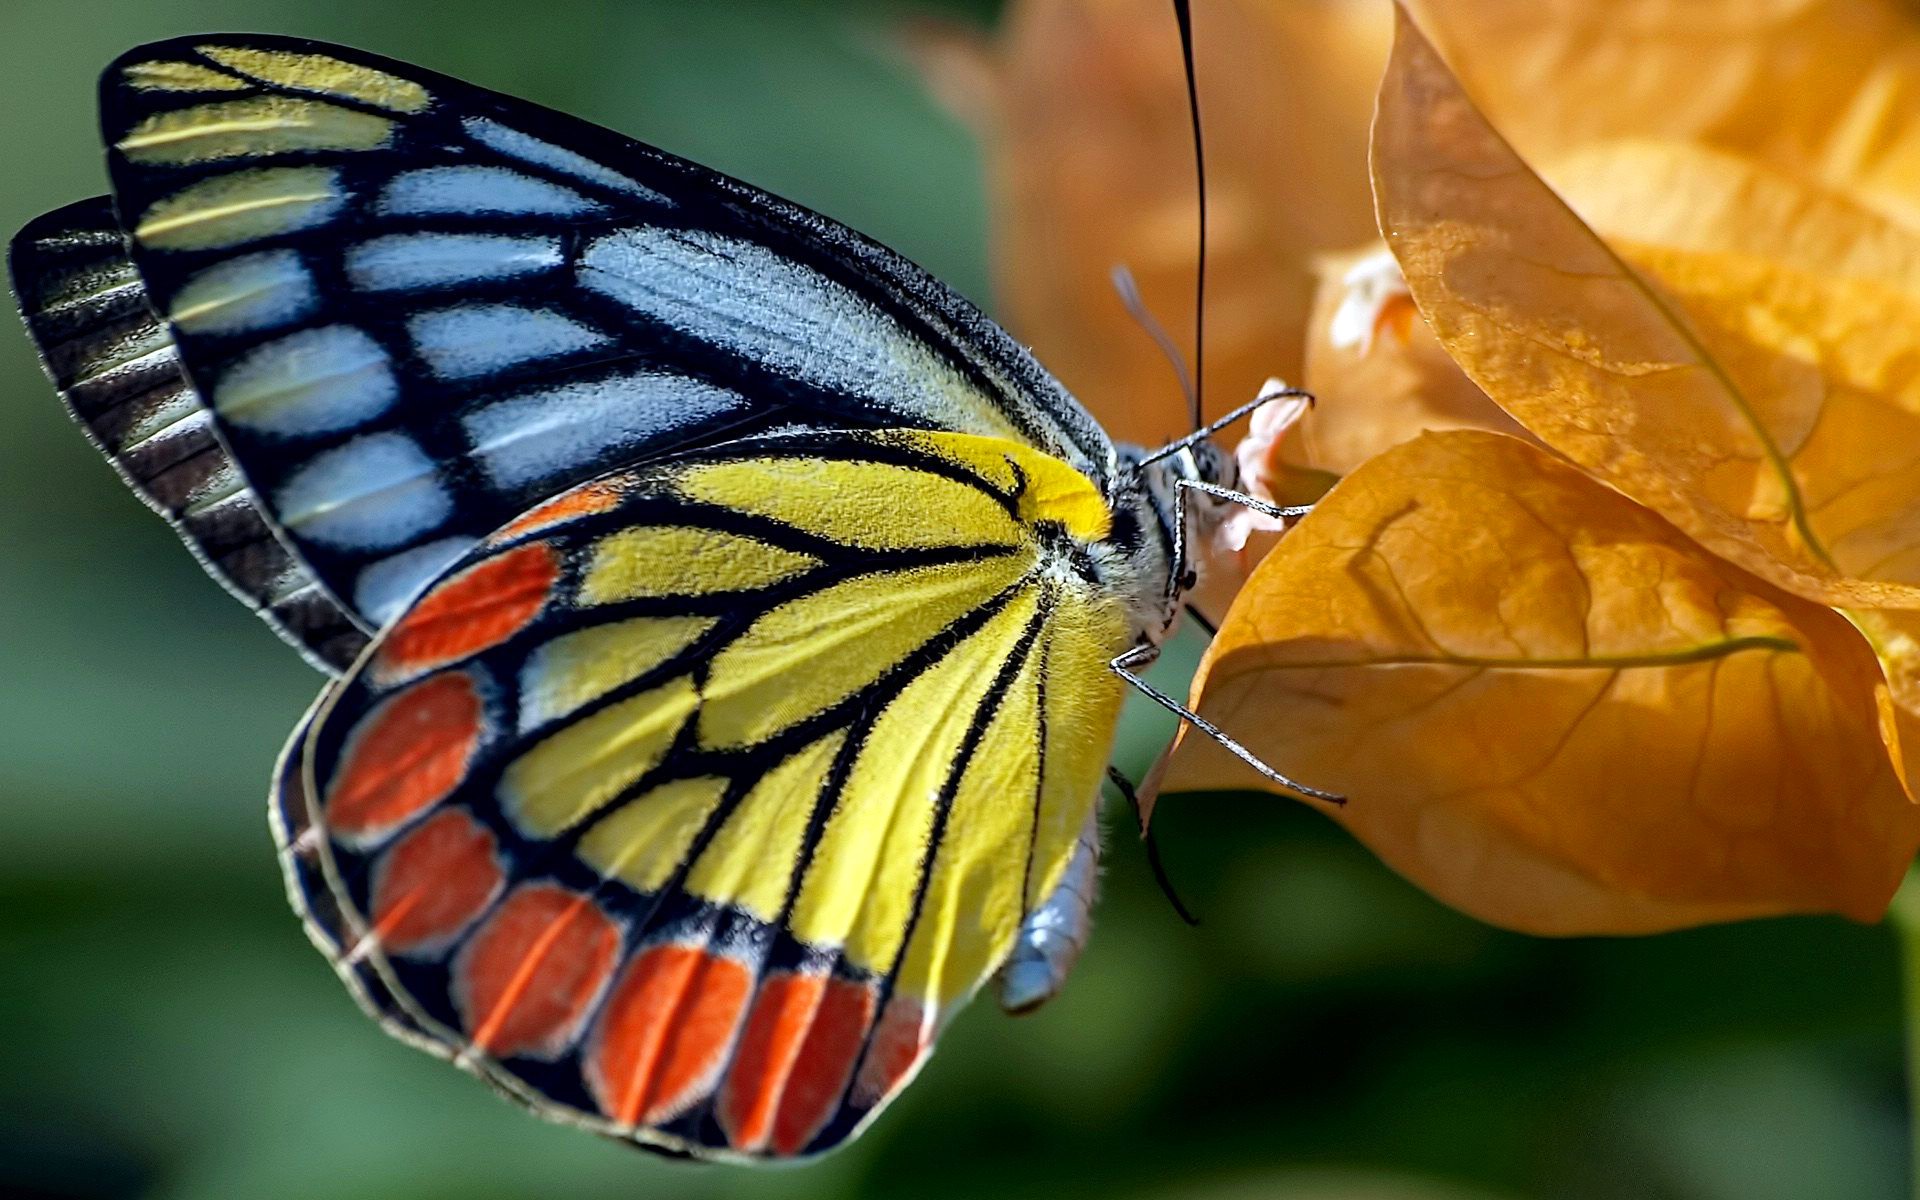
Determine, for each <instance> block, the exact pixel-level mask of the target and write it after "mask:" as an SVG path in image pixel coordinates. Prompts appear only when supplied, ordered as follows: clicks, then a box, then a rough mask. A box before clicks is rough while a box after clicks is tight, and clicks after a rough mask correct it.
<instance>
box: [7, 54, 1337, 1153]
mask: <svg viewBox="0 0 1920 1200" xmlns="http://www.w3.org/2000/svg"><path fill="white" fill-rule="evenodd" d="M100 112H101V121H102V126H103V131H104V137H105V140H106V142H107V144H108V146H109V158H108V163H109V172H110V176H111V183H112V192H111V195H109V196H103V197H99V198H96V199H92V200H87V201H82V202H80V203H78V204H74V205H70V206H68V207H66V208H63V209H60V210H57V211H55V212H52V213H49V214H47V215H45V216H44V217H42V218H40V219H39V220H37V221H35V222H33V223H32V224H31V225H29V226H28V227H27V228H26V229H25V230H23V231H22V232H21V233H20V234H19V235H18V237H17V238H16V239H15V241H14V243H13V246H12V251H11V256H10V265H11V269H12V275H13V279H14V284H15V288H16V292H17V295H18V297H19V300H20V304H21V307H22V309H23V311H24V313H25V316H26V319H27V323H28V326H29V329H30V331H31V333H32V335H33V337H34V339H35V341H36V343H37V344H38V346H39V348H40V351H41V354H42V357H43V359H44V363H45V366H46V368H47V371H48V373H49V375H50V376H51V378H52V380H53V382H54V384H55V385H56V387H57V388H58V390H59V392H60V393H61V395H62V397H63V398H64V399H65V401H66V403H67V404H68V406H69V408H70V409H71V411H72V413H73V415H74V416H75V417H76V418H77V419H78V421H79V422H80V424H81V425H82V426H83V427H84V428H85V429H86V430H87V432H88V433H89V434H90V435H91V437H92V438H93V439H94V441H95V442H96V444H97V445H98V447H99V448H100V450H101V451H102V452H103V453H104V454H105V456H106V457H107V458H108V459H109V460H110V461H111V462H112V463H113V465H114V466H115V467H116V468H117V469H118V470H119V472H120V473H121V475H122V476H123V478H124V479H125V481H126V482H127V483H128V484H129V485H130V486H131V487H132V489H133V490H134V491H135V492H137V493H138V494H139V495H140V496H141V497H142V498H143V499H144V500H145V501H146V502H147V503H148V504H149V505H150V506H152V507H153V508H154V509H156V510H157V511H158V512H159V513H160V514H161V515H162V516H164V517H165V518H166V519H167V520H168V521H169V522H171V523H172V525H173V527H174V528H175V530H176V531H177V532H178V533H179V535H180V536H181V538H182V539H183V540H184V541H185V542H186V544H187V545H188V547H189V548H190V549H192V550H193V551H194V553H195V554H196V555H198V556H199V558H200V561H201V562H202V563H203V565H204V566H205V567H206V568H207V570H208V571H209V572H210V573H211V574H212V575H213V576H214V577H215V578H216V579H218V580H219V581H220V582H221V583H222V584H224V585H225V586H226V587H227V588H228V590H230V591H231V592H232V593H233V594H234V595H235V596H236V597H237V598H239V599H240V600H241V601H242V602H243V603H245V604H247V605H248V606H249V607H250V608H251V609H252V610H253V611H254V612H256V613H257V614H258V615H259V616H260V617H261V618H262V619H263V620H264V621H266V622H267V623H268V624H269V625H270V626H271V627H272V628H273V629H274V630H275V631H276V632H277V633H279V634H280V635H281V636H282V637H283V638H284V639H286V640H287V641H288V642H289V643H291V644H292V645H293V646H294V647H295V648H296V649H298V650H299V651H300V652H301V653H302V654H304V655H305V656H306V658H307V659H308V661H309V662H311V663H312V664H313V665H314V666H316V667H317V668H319V669H320V670H322V671H324V672H326V673H327V675H328V676H329V682H328V683H327V685H326V686H325V688H324V689H323V691H322V693H321V695H320V697H319V698H318V700H317V701H316V702H315V703H314V705H313V707H312V708H311V710H310V711H309V712H308V713H307V715H306V717H305V719H304V720H303V721H302V722H301V723H300V725H299V727H298V728H297V730H296V732H295V733H294V735H293V737H292V739H291V740H290V742H289V743H288V745H287V748H286V750H285V752H284V753H283V755H282V757H281V760H280V763H279V766H278V768H277V771H276V777H275V780H274V783H273V788H272V798H271V806H270V807H271V819H272V822H273V826H274V830H275V833H276V836H277V838H278V842H279V845H280V849H281V858H282V862H283V866H284V869H285V874H286V879H287V886H288V892H289V895H290V897H291V900H292V902H293V905H294V907H295V908H296V909H297V910H298V911H299V912H300V914H301V916H302V918H303V920H304V922H305V925H306V928H307V930H308V932H309V934H310V936H311V938H312V940H313V941H314V943H315V944H316V945H317V946H318V947H319V949H320V950H321V951H322V952H323V953H324V954H326V956H327V957H328V959H329V960H330V961H331V962H332V963H333V965H334V967H335V968H336V970H337V971H338V973H339V974H340V976H341V978H342V979H343V980H344V981H345V982H346V984H347V986H348V987H349V989H351V991H352V992H353V994H354V996H355V997H356V998H357V999H358V1000H359V1002H360V1003H361V1004H362V1006H363V1007H365V1008H366V1010H367V1011H368V1012H369V1013H370V1014H371V1015H373V1016H374V1017H375V1018H376V1019H378V1020H379V1021H380V1023H381V1024H382V1025H383V1026H384V1027H385V1028H386V1029H388V1030H389V1031H390V1032H392V1033H393V1034H395V1035H396V1036H398V1037H401V1038H403V1039H405V1040H406V1041H408V1042H411V1043H413V1044H415V1045H417V1046H419V1047H421V1048H423V1049H426V1050H428V1051H431V1052H433V1053H435V1054H438V1055H440V1056H443V1057H445V1058H448V1059H451V1060H452V1061H453V1062H455V1063H456V1064H458V1065H459V1066H461V1067H462V1068H464V1069H466V1070H468V1071H470V1072H472V1073H473V1074H475V1075H478V1076H479V1077H481V1078H482V1079H484V1080H486V1081H487V1082H489V1083H491V1084H492V1085H494V1086H495V1087H496V1088H498V1089H499V1090H501V1091H502V1092H504V1093H506V1094H508V1095H509V1096H511V1097H513V1098H514V1099H516V1100H518V1101H520V1102H522V1103H523V1104H525V1105H527V1106H528V1107H529V1108H531V1109H533V1110H534V1111H535V1112H537V1113H539V1114H540V1115H542V1116H546V1117H549V1118H552V1119H555V1120H559V1121H562V1122H566V1123H570V1124H574V1125H578V1126H582V1127H585V1128H588V1129H591V1130H594V1131H597V1132H600V1133H603V1134H606V1135H609V1136H612V1137H615V1138H619V1139H623V1140H626V1141H631V1142H634V1143H637V1144H640V1145H643V1146H646V1147H648V1148H652V1149H656V1150H660V1151H663V1152H666V1153H677V1154H690V1155H696V1156H701V1157H717V1158H726V1159H742V1160H760V1159H784V1158H794V1157H801V1156H806V1155H811V1154H817V1153H819V1152H822V1151H825V1150H827V1149H830V1148H832V1147H834V1146H836V1145H838V1144H840V1143H842V1142H844V1141H845V1140H847V1139H848V1138H850V1137H852V1136H854V1135H855V1134H856V1133H857V1132H858V1131H859V1130H860V1129H861V1128H863V1127H864V1126H865V1125H866V1124H867V1123H868V1122H869V1121H871V1120H872V1119H873V1117H874V1116H875V1115H876V1114H877V1113H878V1112H879V1111H880V1110H881V1108H882V1107H883V1106H884V1105H885V1104H886V1103H887V1101H888V1100H889V1099H890V1098H891V1097H893V1096H894V1095H895V1094H897V1093H898V1092H899V1090H900V1089H901V1088H902V1087H904V1086H905V1085H906V1084H907V1082H908V1081H909V1080H911V1079H912V1078H913V1076H914V1074H915V1073H916V1072H917V1071H918V1070H919V1069H920V1067H921V1066H922V1064H923V1063H924V1062H925V1061H926V1059H927V1056H928V1054H929V1052H930V1051H931V1049H932V1047H933V1045H934V1042H935V1040H936V1038H937V1037H938V1035H939V1033H940V1031H941V1030H942V1029H943V1028H944V1027H945V1026H946V1025H947V1023H948V1022H949V1021H950V1020H951V1019H952V1017H953V1015H954V1014H955V1012H956V1011H958V1009H959V1008H960V1007H961V1006H962V1005H963V1004H964V1003H965V1002H966V1001H967V999H968V998H969V997H971V996H972V995H973V994H974V993H975V992H976V991H978V990H979V989H981V988H982V987H983V986H986V985H988V984H989V983H990V981H995V980H997V985H996V986H997V988H998V991H999V995H1000V999H1001V1001H1002V1003H1003V1005H1005V1006H1006V1007H1007V1008H1009V1009H1011V1010H1015V1011H1018V1010H1024V1009H1027V1008H1031V1007H1034V1006H1036V1005H1038V1004H1039V1003H1041V1002H1043V1001H1044V1000H1046V999H1047V998H1048V997H1049V996H1051V995H1052V994H1053V993H1054V992H1055V991H1057V990H1058V988H1059V987H1060V984H1061V981H1062V979H1063V978H1064V976H1065V974H1066V972H1067V970H1068V968H1069V967H1070V966H1071V965H1072V962H1073V959H1074V957H1075V956H1076V955H1077V953H1078V951H1079V947H1080V945H1081V943H1082V942H1083V941H1084V939H1085V936H1086V932H1087V928H1088V921H1089V908H1090V905H1091V903H1092V897H1093V891H1094V882H1095V874H1096V862H1097V857H1098V847H1099V826H1098V823H1097V819H1096V815H1095V808H1096V801H1097V798H1098V795H1099V793H1100V790H1101V786H1102V779H1103V771H1104V770H1105V764H1106V761H1107V756H1108V752H1109V750H1110V748H1111V744H1112V741H1113V736H1114V725H1115V721H1116V718H1117V714H1118V711H1119V707H1120V704H1121V700H1122V696H1123V694H1124V689H1125V686H1126V681H1127V680H1128V679H1130V678H1131V675H1130V674H1129V670H1130V668H1132V667H1135V666H1138V665H1140V664H1141V663H1143V662H1146V661H1148V660H1150V659H1151V657H1152V656H1153V654H1154V653H1155V651H1156V649H1157V647H1158V645H1159V643H1160V641H1161V639H1162V638H1164V637H1165V636H1166V634H1167V632H1168V631H1169V629H1170V628H1171V627H1172V625H1173V624H1174V621H1175V619H1176V617H1177V616H1178V614H1179V612H1180V609H1181V604H1182V601H1183V597H1184V595H1185V593H1186V592H1187V590H1188V589H1189V588H1191V587H1192V586H1193V584H1194V582H1195V578H1194V570H1195V568H1194V567H1193V566H1192V565H1190V563H1189V561H1188V560H1189V557H1190V556H1189V555H1188V553H1187V550H1186V545H1187V539H1188V537H1189V535H1190V534H1191V533H1193V532H1194V531H1195V530H1203V529H1204V528H1205V527H1206V525H1207V523H1208V522H1210V521H1211V520H1213V519H1214V518H1213V515H1212V514H1213V511H1214V508H1215V507H1216V506H1217V505H1218V504H1219V503H1220V502H1221V501H1220V497H1222V496H1229V495H1231V494H1232V493H1231V490H1230V489H1231V485H1232V484H1233V483H1234V481H1235V476H1234V469H1233V465H1232V462H1231V460H1230V459H1229V458H1228V457H1227V456H1226V455H1224V454H1223V453H1221V452H1220V451H1219V450H1218V449H1217V448H1216V447H1215V446H1214V444H1213V443H1212V442H1211V441H1210V440H1208V435H1209V434H1210V433H1211V432H1213V431H1215V430H1217V429H1218V428H1220V427H1222V426H1224V424H1225V421H1224V420H1223V421H1221V422H1216V423H1215V424H1214V426H1211V427H1209V428H1207V429H1203V430H1200V431H1198V432H1197V433H1195V434H1194V435H1192V436H1191V437H1188V438H1185V439H1182V440H1180V441H1178V442H1176V443H1174V444H1172V445H1171V446H1169V447H1167V448H1164V449H1163V450H1161V451H1157V452H1154V453H1147V452H1145V451H1141V450H1139V449H1135V448H1128V447H1120V446H1116V445H1115V444H1113V443H1112V442H1111V441H1110V440H1109V439H1108V437H1107V436H1106V435H1105V433H1103V432H1102V430H1101V429H1100V427H1099V425H1098V424H1097V423H1096V422H1095V421H1094V420H1093V419H1092V418H1091V417H1090V416H1089V415H1088V413H1087V412H1086V411H1085V410H1084V409H1083V408H1082V407H1081V406H1080V405H1079V404H1078V403H1077V402H1076V401H1075V400H1074V399H1073V398H1072V397H1071V396H1069V395H1068V394H1067V393H1066V392H1065V391H1064V390H1063V389H1062V388H1061V387H1060V385H1059V384H1057V383H1056V382H1055V381H1054V380H1053V378H1052V377H1051V376H1049V375H1048V374H1047V373H1046V372H1045V370H1043V369H1042V368H1041V367H1040V366H1039V365H1038V364H1037V363H1036V362H1035V361H1034V359H1033V358H1032V357H1031V356H1030V355H1029V354H1028V353H1027V351H1026V350H1025V349H1024V348H1022V347H1021V346H1020V345H1019V344H1017V343H1016V342H1015V341H1014V340H1013V339H1011V338H1010V337H1009V336H1008V335H1007V334H1005V333H1004V332H1003V331H1002V330H1001V329H1000V328H999V327H997V326H996V325H995V324H993V323H992V322H991V321H990V320H988V319H987V318H986V317H985V316H983V315H982V314H981V313H980V312H979V311H977V310H976V309H975V308H974V307H973V306H972V305H970V304H968V303H967V302H966V301H964V300H962V299H961V298H960V297H958V296H957V295H956V294H954V293H953V292H951V291H949V290H948V289H947V288H945V287H944V286H942V285H941V284H940V283H938V282H937V281H935V280H934V279H932V278H931V277H929V276H928V275H927V274H925V273H924V272H922V271H921V270H919V269H918V268H916V267H914V266H913V265H911V264H910V263H908V262H906V261H905V260H904V259H902V258H900V257H899V256H897V255H895V254H894V253H892V252H891V251H888V250H886V249H885V248H883V247H881V246H879V245H877V244H875V243H873V242H871V241H869V240H867V239H865V238H862V237H861V236H859V235H858V234H855V233H853V232H851V231H849V230H847V229H845V228H843V227H841V226H840V225H837V224H835V223H834V222H832V221H830V220H827V219H825V218H823V217H821V216H818V215H816V214H814V213H811V212H808V211H806V210H804V209H802V208H800V207H797V206H795V205H793V204H790V203H787V202H785V201H782V200H779V199H777V198H775V197H773V196H771V195H768V194H767V193H765V192H763V191H760V190H757V189H755V188H753V187H750V186H748V185H746V184H744V183H741V182H738V181H736V180H733V179H729V178H726V177H724V176H722V175H719V174H717V173H715V172H713V171H711V170H708V169H705V168H703V167H700V166H697V165H695V164H692V163H689V162H686V161H683V160H681V159H678V158H676V157H674V156H672V155H669V154H666V153H664V152H662V151H660V150H657V149H654V148H652V147H649V146H645V145H642V144H640V143H637V142H634V141H631V140H629V139H627V138H624V137H622V136H620V135H617V134H614V133H611V132H608V131H606V130H602V129H599V128H596V127H593V126H591V125H588V124H585V123H583V122H580V121H577V120H573V119H571V118H568V117H565V116H562V115H560V114H557V113H553V112H550V111H547V110H545V109H542V108H539V107H536V106H534V105H531V104H528V103H525V102H522V101H517V100H513V99H510V98H508V97H505V96H501V95H497V94H494V93H492V92H488V91H485V90H482V89H480V88H478V87H474V86H472V85H469V84H465V83H462V82H459V81H457V80H455V79H451V78H448V77H446V76H443V75H438V74H435V73H433V72H430V71H424V70H420V69H417V68H414V67H411V66H407V65H405V64H402V63H398V62H394V61H391V60H387V59H384V58H380V57H377V56H374V55H370V54H365V53H360V52H357V51H354V50H350V49H346V48H342V47H338V46H331V45H324V44H320V43H315V42H309V41H302V40H295V39H288V38H277V37H260V36H208V37H192V38H183V39H176V40H171V41H165V42H159V43H155V44H153V45H148V46H144V47H141V48H139V49H137V50H134V51H132V52H130V53H128V54H126V55H124V56H123V57H121V58H120V59H119V60H118V61H116V62H115V63H114V64H112V66H110V67H109V68H108V69H107V71H106V72H105V75H104V77H103V78H102V81H101V87H100ZM1236 415H1237V414H1236ZM1228 419H1231V417H1230V418H1228ZM1142 686H1144V685H1142ZM1156 695H1157V694H1156ZM1158 698H1159V699H1161V700H1163V701H1164V702H1166V703H1169V704H1172V702H1171V701H1170V700H1167V699H1166V698H1165V697H1158ZM1176 707H1177V706H1176ZM1304 790H1307V791H1308V792H1310V793H1311V789H1304Z"/></svg>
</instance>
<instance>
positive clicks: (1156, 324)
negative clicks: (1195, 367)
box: [1113, 263, 1200, 413]
mask: <svg viewBox="0 0 1920 1200" xmlns="http://www.w3.org/2000/svg"><path fill="white" fill-rule="evenodd" d="M1113 290H1114V291H1115V292H1117V293H1119V295H1120V303H1121V305H1122V306H1124V307H1125V308H1126V310H1127V315H1128V316H1130V317H1132V318H1133V319H1134V322H1135V323H1136V324H1138V325H1139V326H1140V328H1141V329H1143V330H1145V331H1146V334H1147V336H1148V337H1150V338H1152V339H1153V343H1154V345H1156V346H1158V347H1160V353H1161V354H1164V355H1165V356H1166V359H1167V363H1168V365H1169V366H1171V367H1172V368H1173V375H1174V378H1175V379H1177V380H1179V381H1180V394H1181V395H1182V396H1184V397H1186V400H1187V411H1188V412H1195V413H1197V412H1199V411H1200V398H1199V396H1198V395H1196V394H1195V392H1194V390H1193V376H1192V375H1190V374H1189V373H1188V372H1187V360H1186V359H1184V358H1182V357H1180V347H1179V346H1177V345H1175V344H1174V341H1173V335H1172V334H1170V333H1168V332H1167V327H1166V326H1165V325H1162V324H1161V323H1160V321H1159V318H1157V317H1155V316H1154V315H1153V310H1152V309H1150V308H1148V307H1147V302H1146V300H1145V299H1144V298H1142V297H1141V295H1140V285H1139V284H1138V283H1136V282H1134V278H1133V272H1132V271H1129V270H1127V266H1126V264H1125V263H1116V264H1114V268H1113Z"/></svg>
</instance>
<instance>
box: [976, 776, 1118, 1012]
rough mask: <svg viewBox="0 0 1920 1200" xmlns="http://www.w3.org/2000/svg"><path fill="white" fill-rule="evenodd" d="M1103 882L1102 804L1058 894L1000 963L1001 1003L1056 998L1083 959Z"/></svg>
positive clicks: (1025, 1005)
mask: <svg viewBox="0 0 1920 1200" xmlns="http://www.w3.org/2000/svg"><path fill="white" fill-rule="evenodd" d="M1099 883H1100V806H1099V805H1098V804H1096V805H1094V807H1093V810H1092V811H1091V812H1089V813H1088V814H1087V823H1086V825H1085V827H1083V828H1082V829H1081V830H1080V841H1079V842H1078V844H1076V845H1075V846H1074V848H1073V857H1072V858H1070V859H1068V860H1067V869H1066V872H1065V873H1064V874H1062V875H1061V876H1060V882H1059V883H1058V884H1057V885H1055V887H1054V889H1053V894H1052V895H1050V896H1048V897H1047V898H1046V900H1045V901H1044V902H1043V903H1042V904H1041V905H1040V907H1038V908H1036V909H1034V910H1033V911H1032V912H1031V913H1029V914H1028V915H1027V919H1026V920H1025V921H1024V922H1022V923H1021V925H1020V936H1019V938H1018V939H1017V940H1015V942H1014V944H1013V956H1012V957H1011V958H1009V959H1007V962H1006V965H1005V966H1003V967H1001V968H1000V977H999V980H998V985H999V990H1000V1007H1001V1008H1003V1009H1005V1010H1006V1011H1007V1012H1009V1013H1013V1014H1016V1015H1017V1014H1021V1013H1030V1012H1032V1011H1033V1010H1034V1009H1036V1008H1039V1007H1040V1006H1041V1005H1042V1004H1045V1003H1046V1002H1047V1001H1049V1000H1051V999H1053V998H1054V996H1055V995H1057V994H1058V993H1059V991H1060V988H1061V987H1062V986H1063V985H1064V984H1065V983H1066V981H1067V973H1068V972H1069V971H1071V970H1073V964H1074V963H1076V962H1078V961H1080V951H1081V950H1083V949H1085V948H1086V945H1087V935H1088V934H1090V933H1091V932H1092V931H1093V901H1094V898H1095V896H1096V894H1097V893H1098V891H1099Z"/></svg>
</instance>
